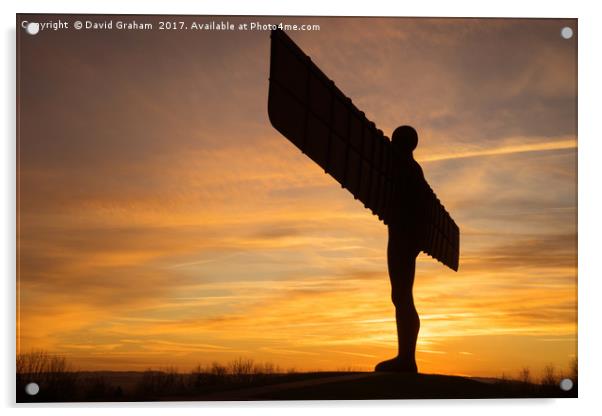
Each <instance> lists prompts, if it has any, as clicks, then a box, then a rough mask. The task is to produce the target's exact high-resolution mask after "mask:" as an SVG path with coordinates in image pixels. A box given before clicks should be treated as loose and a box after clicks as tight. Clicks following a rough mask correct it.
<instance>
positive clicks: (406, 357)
mask: <svg viewBox="0 0 602 416" xmlns="http://www.w3.org/2000/svg"><path fill="white" fill-rule="evenodd" d="M418 253H419V251H418V249H417V248H416V247H415V245H414V239H413V238H411V237H410V233H407V232H406V231H404V230H402V229H399V228H397V227H389V243H388V245H387V264H388V267H389V278H390V279H391V298H392V300H393V305H395V321H396V323H397V344H398V353H397V357H394V358H392V359H390V360H387V361H383V362H381V363H379V364H378V365H377V366H376V368H375V369H374V371H394V372H408V373H417V372H418V368H417V366H416V340H417V338H418V331H419V330H420V319H419V318H418V312H417V311H416V307H415V305H414V296H413V294H412V289H413V286H414V274H415V272H416V257H417V256H418Z"/></svg>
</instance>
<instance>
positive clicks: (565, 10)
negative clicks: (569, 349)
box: [0, 0, 602, 416]
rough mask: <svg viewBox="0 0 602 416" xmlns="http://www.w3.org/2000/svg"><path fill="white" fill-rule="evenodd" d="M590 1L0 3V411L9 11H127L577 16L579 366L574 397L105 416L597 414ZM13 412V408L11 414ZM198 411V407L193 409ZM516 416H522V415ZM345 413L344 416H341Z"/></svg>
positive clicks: (9, 347)
mask: <svg viewBox="0 0 602 416" xmlns="http://www.w3.org/2000/svg"><path fill="white" fill-rule="evenodd" d="M595 4H596V2H594V1H576V0H571V1H545V2H544V1H542V2H527V1H524V0H520V1H516V0H505V1H498V2H486V1H469V0H454V1H444V0H442V1H427V0H422V1H414V2H403V3H401V2H400V3H398V4H395V3H394V2H391V1H384V0H370V1H365V2H362V3H360V4H349V2H340V3H334V2H330V3H329V2H326V1H324V0H321V1H320V0H304V1H295V2H294V3H292V2H286V3H285V2H283V1H275V0H272V1H268V0H253V1H244V0H235V1H229V2H228V3H225V2H224V1H219V0H211V1H195V2H193V1H186V0H163V1H156V0H145V1H129V2H126V1H125V0H119V1H115V0H104V1H102V0H94V1H86V2H80V3H76V2H69V1H64V0H58V1H57V0H55V1H52V2H49V1H42V0H37V1H23V2H20V3H16V4H15V3H7V2H2V5H1V6H0V7H2V13H1V14H0V19H1V20H2V24H3V32H2V33H3V42H2V47H3V54H2V57H3V58H4V59H3V64H2V65H1V70H2V82H3V83H4V88H3V91H4V97H3V99H2V107H3V109H2V110H3V111H2V112H1V115H2V126H3V127H4V132H5V137H4V140H2V142H1V143H2V148H1V150H0V155H1V158H2V159H1V161H0V166H1V167H0V175H1V180H0V184H1V185H0V186H1V194H0V195H1V196H2V204H1V205H0V210H1V211H0V212H1V215H0V218H1V219H2V228H1V229H2V230H3V234H2V236H3V238H2V240H1V243H0V244H2V250H0V256H2V257H1V258H0V264H2V265H3V266H4V270H3V271H4V273H2V277H3V282H4V288H3V289H4V290H3V291H2V294H3V297H2V300H3V302H2V304H3V305H2V310H3V311H4V312H5V313H4V314H3V319H2V331H1V332H0V334H1V335H2V342H0V349H1V351H2V359H3V362H2V364H3V365H0V368H1V369H2V370H1V371H2V376H1V377H0V380H1V387H0V398H1V400H0V404H1V405H2V406H3V407H9V409H8V411H9V413H11V414H12V412H14V411H15V408H14V405H11V404H12V403H14V390H13V389H14V351H15V347H14V330H15V323H14V322H15V310H14V306H15V301H14V293H15V283H14V277H15V108H14V107H15V35H14V27H15V13H17V12H20V13H28V12H29V13H42V12H47V13H123V14H127V13H132V14H191V15H194V14H209V15H210V14H222V15H230V14H237V15H245V14H250V15H335V16H336V15H346V16H354V15H355V16H388V15H390V16H459V17H464V16H472V17H570V18H579V363H580V369H579V370H580V383H579V390H580V391H579V396H580V398H579V399H577V400H472V401H467V400H453V401H449V400H444V401H434V400H433V401H405V402H403V401H381V402H375V401H363V402H260V403H257V402H255V403H242V404H232V403H229V404H225V403H202V404H191V403H183V404H166V403H157V404H140V405H135V404H128V405H122V406H121V407H119V408H116V409H112V412H114V413H115V414H129V413H131V412H132V411H135V412H140V413H144V414H146V415H155V414H156V415H159V414H164V412H165V411H164V408H165V407H169V408H170V409H171V411H176V412H178V413H180V412H182V413H185V414H195V415H196V414H198V413H199V411H201V412H203V413H206V412H210V413H222V412H228V413H229V412H230V411H231V410H234V409H236V410H244V411H248V412H250V413H251V414H257V415H259V414H262V415H263V414H278V415H281V414H282V412H283V411H284V412H286V413H287V414H305V413H307V412H308V411H311V412H319V413H326V412H332V411H333V410H334V409H341V410H343V409H344V410H343V411H344V412H345V413H346V414H347V413H348V412H349V413H351V414H364V413H365V412H366V411H367V410H368V409H371V408H376V409H378V410H377V411H378V412H379V413H381V412H382V413H391V414H393V413H396V414H397V413H399V412H400V411H403V412H416V411H418V412H420V413H421V414H427V415H428V414H440V413H442V412H445V413H446V414H462V415H471V414H483V412H487V413H488V414H490V415H498V414H499V415H504V416H505V415H506V414H507V413H508V412H514V411H517V410H519V409H520V411H534V412H538V413H539V412H540V411H542V412H545V413H546V414H550V415H555V414H562V415H566V414H567V413H572V414H581V413H585V414H588V413H591V412H589V411H588V410H589V409H590V408H591V409H594V408H599V403H597V400H596V399H597V398H598V395H599V393H598V391H597V388H598V387H599V386H600V384H601V383H600V381H599V380H600V378H601V374H602V368H601V367H600V358H599V356H598V355H596V354H599V353H598V351H602V346H601V343H600V339H601V336H600V323H599V320H598V317H600V316H602V314H601V313H600V312H601V311H600V304H601V303H602V302H600V301H599V300H598V299H597V298H596V295H597V294H600V293H601V291H600V287H601V285H600V281H601V280H602V266H601V264H600V263H601V260H600V256H599V255H598V251H599V250H598V247H599V246H600V243H599V241H598V240H596V239H595V236H596V235H599V234H601V231H602V229H601V227H600V218H601V217H602V204H601V203H600V202H601V198H600V191H599V189H600V184H599V182H600V180H602V172H601V171H600V166H601V165H602V163H601V161H600V160H599V158H600V157H602V154H601V152H600V144H599V142H600V140H601V139H602V134H601V133H602V132H601V131H600V124H599V123H597V121H598V119H600V115H599V114H598V113H599V112H600V105H599V103H598V102H599V96H600V94H601V93H602V91H601V89H600V79H599V74H602V63H601V57H600V53H599V50H600V45H599V43H597V42H598V41H599V40H600V39H602V33H601V32H602V29H601V28H602V21H601V20H600V18H601V15H600V14H599V13H598V10H597V9H596V7H595ZM109 406H112V407H116V406H115V405H106V404H104V405H101V404H98V405H87V406H84V407H88V408H87V409H86V410H85V412H86V413H89V414H105V413H106V411H107V408H108V407H109ZM10 407H12V408H10ZM199 407H200V409H199ZM21 411H25V413H30V412H35V413H38V412H43V413H44V414H49V415H55V414H56V415H63V414H79V413H81V409H78V408H77V406H65V405H52V406H49V407H48V408H44V409H41V408H39V406H38V407H26V408H24V409H22V410H21ZM521 413H522V412H521ZM346 416H347V415H346Z"/></svg>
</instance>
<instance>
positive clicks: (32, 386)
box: [25, 383, 40, 396]
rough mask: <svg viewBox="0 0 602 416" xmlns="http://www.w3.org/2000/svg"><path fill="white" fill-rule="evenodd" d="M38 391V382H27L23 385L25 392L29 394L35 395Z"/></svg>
mask: <svg viewBox="0 0 602 416" xmlns="http://www.w3.org/2000/svg"><path fill="white" fill-rule="evenodd" d="M39 392H40V386H38V383H28V384H27V385H26V386H25V393H27V394H29V395H30V396H35V395H36V394H38V393H39Z"/></svg>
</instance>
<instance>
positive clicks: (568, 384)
mask: <svg viewBox="0 0 602 416" xmlns="http://www.w3.org/2000/svg"><path fill="white" fill-rule="evenodd" d="M572 388H573V380H571V379H570V378H563V379H562V380H560V389H561V390H564V391H569V390H571V389H572Z"/></svg>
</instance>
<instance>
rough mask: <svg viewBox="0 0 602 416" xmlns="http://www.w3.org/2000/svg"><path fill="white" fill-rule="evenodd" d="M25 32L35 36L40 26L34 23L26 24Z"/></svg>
mask: <svg viewBox="0 0 602 416" xmlns="http://www.w3.org/2000/svg"><path fill="white" fill-rule="evenodd" d="M25 31H26V32H27V33H29V34H30V35H37V34H38V32H39V31H40V24H39V23H35V22H29V23H27V26H25Z"/></svg>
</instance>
